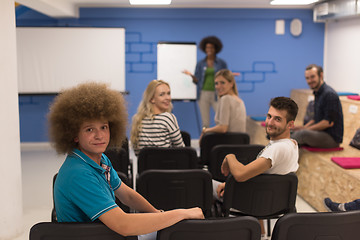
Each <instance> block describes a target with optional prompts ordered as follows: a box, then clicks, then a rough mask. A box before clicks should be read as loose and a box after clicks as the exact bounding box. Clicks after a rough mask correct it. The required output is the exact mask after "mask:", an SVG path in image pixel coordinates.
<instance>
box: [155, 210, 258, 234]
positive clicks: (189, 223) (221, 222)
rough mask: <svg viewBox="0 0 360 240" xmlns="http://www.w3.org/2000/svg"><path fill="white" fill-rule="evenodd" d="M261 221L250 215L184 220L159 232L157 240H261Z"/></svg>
mask: <svg viewBox="0 0 360 240" xmlns="http://www.w3.org/2000/svg"><path fill="white" fill-rule="evenodd" d="M260 232H261V231H260V224H259V221H258V220H257V219H256V218H254V217H250V216H246V217H245V216H243V217H231V218H223V219H221V218H217V219H205V220H183V221H181V222H179V223H177V224H175V225H173V226H171V227H168V228H165V229H163V230H160V231H159V232H158V236H157V240H184V239H186V240H202V239H206V240H219V239H226V240H240V239H241V240H259V239H260V235H261V233H260Z"/></svg>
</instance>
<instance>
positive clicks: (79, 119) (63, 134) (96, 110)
mask: <svg viewBox="0 0 360 240" xmlns="http://www.w3.org/2000/svg"><path fill="white" fill-rule="evenodd" d="M47 117H48V122H49V137H50V141H51V142H52V144H53V146H54V148H55V150H56V152H57V153H59V154H66V153H70V152H71V151H72V150H73V149H74V148H77V143H75V141H74V138H75V137H77V135H78V133H79V130H80V126H81V124H83V123H84V122H86V121H93V120H107V121H108V122H109V128H110V142H109V146H108V147H119V146H121V145H122V143H123V141H124V140H125V137H126V127H127V117H128V115H127V110H126V105H125V100H124V98H123V96H122V94H121V93H120V92H117V91H115V90H111V89H110V88H109V87H108V86H107V84H104V83H96V82H88V83H83V84H79V85H78V86H76V87H73V88H70V89H66V90H64V91H63V92H61V93H60V94H59V95H58V96H57V97H56V98H55V99H54V102H53V103H52V105H51V106H50V112H49V114H48V116H47Z"/></svg>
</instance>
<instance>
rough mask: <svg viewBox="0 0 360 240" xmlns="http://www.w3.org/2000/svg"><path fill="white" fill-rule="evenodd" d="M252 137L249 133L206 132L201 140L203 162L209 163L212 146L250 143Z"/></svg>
mask: <svg viewBox="0 0 360 240" xmlns="http://www.w3.org/2000/svg"><path fill="white" fill-rule="evenodd" d="M249 143H250V137H249V135H248V134H247V133H232V132H227V133H214V132H209V133H206V134H204V136H203V137H202V139H201V142H200V158H201V164H205V165H207V164H209V161H210V152H211V150H212V148H213V147H214V146H216V145H220V144H249Z"/></svg>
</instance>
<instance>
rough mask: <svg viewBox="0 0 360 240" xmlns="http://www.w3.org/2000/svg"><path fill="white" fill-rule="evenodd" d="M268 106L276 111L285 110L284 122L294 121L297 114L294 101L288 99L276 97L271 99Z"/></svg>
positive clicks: (296, 106)
mask: <svg viewBox="0 0 360 240" xmlns="http://www.w3.org/2000/svg"><path fill="white" fill-rule="evenodd" d="M269 105H270V106H272V107H273V108H275V109H278V110H285V111H286V112H287V114H286V121H287V122H290V121H295V119H296V115H297V113H298V109H299V108H298V105H297V104H296V102H295V101H294V100H292V99H291V98H288V97H276V98H273V99H271V101H270V104H269Z"/></svg>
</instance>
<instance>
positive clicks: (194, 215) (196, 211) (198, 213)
mask: <svg viewBox="0 0 360 240" xmlns="http://www.w3.org/2000/svg"><path fill="white" fill-rule="evenodd" d="M184 210H185V211H186V214H187V217H186V219H204V218H205V217H204V214H203V211H202V210H201V208H199V207H194V208H190V209H184Z"/></svg>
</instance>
